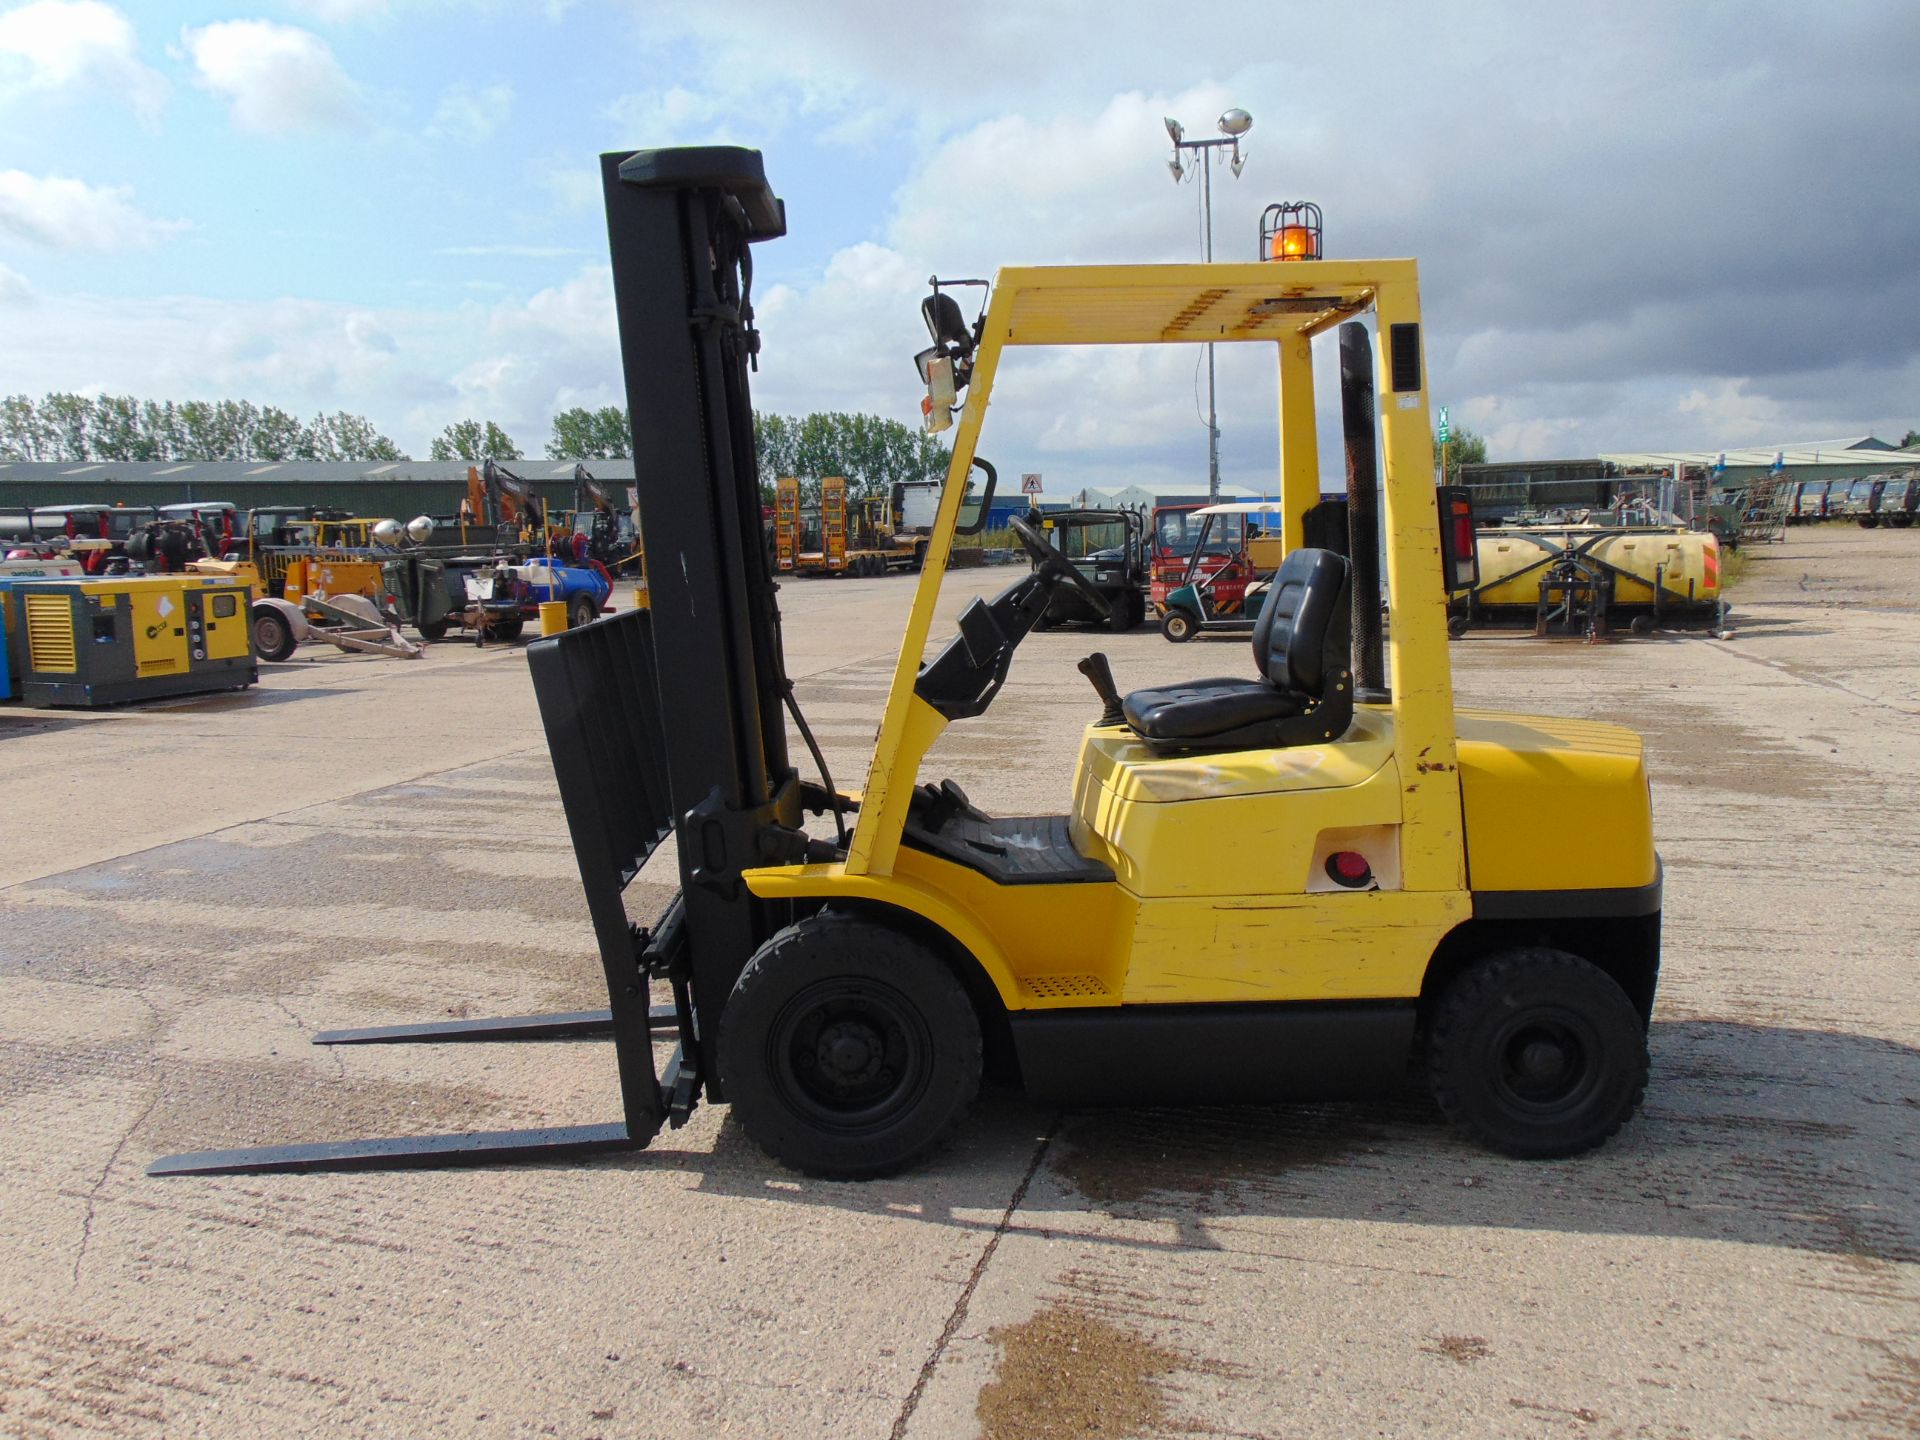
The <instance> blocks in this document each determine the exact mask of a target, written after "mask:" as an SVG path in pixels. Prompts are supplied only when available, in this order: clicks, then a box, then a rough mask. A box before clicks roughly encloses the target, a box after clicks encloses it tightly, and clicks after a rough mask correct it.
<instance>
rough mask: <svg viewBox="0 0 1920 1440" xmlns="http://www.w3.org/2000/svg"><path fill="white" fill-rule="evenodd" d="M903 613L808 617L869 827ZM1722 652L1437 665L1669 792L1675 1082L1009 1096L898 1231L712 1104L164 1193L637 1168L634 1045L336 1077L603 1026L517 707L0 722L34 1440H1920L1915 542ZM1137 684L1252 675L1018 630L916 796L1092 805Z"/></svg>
mask: <svg viewBox="0 0 1920 1440" xmlns="http://www.w3.org/2000/svg"><path fill="white" fill-rule="evenodd" d="M1004 578H1006V576H1005V572H986V573H982V572H973V573H963V574H961V575H957V576H955V577H953V583H952V584H951V585H950V586H949V595H948V599H947V604H946V609H947V612H948V613H949V614H951V613H952V611H953V610H954V609H956V608H957V605H958V603H959V601H960V600H961V599H963V598H964V597H965V594H967V593H971V592H974V591H978V590H983V589H991V588H994V587H995V586H997V585H998V584H999V583H1000V582H1001V581H1002V580H1003V579H1004ZM907 594H908V589H907V582H905V581H903V580H873V581H840V582H815V583H799V584H794V585H789V586H787V587H786V589H785V590H784V592H783V604H784V606H785V609H786V613H787V634H788V637H789V646H790V651H791V655H792V660H793V669H794V672H795V674H796V675H797V676H799V677H800V696H801V699H802V702H803V703H804V704H805V706H806V708H807V710H808V713H809V715H810V716H811V717H812V719H813V720H814V723H815V725H816V727H817V729H818V730H819V732H820V734H821V736H822V738H823V740H824V742H825V743H826V745H827V748H828V753H829V759H830V761H831V762H832V765H833V768H834V770H835V774H836V777H837V778H839V779H840V780H841V781H842V783H845V784H858V783H859V781H860V778H861V773H862V766H863V764H864V758H865V752H866V747H867V746H868V745H869V744H870V742H871V737H872V732H873V727H874V724H875V722H876V720H877V718H878V707H879V704H880V701H881V698H882V696H883V694H884V690H885V685H886V680H887V673H888V669H889V666H890V663H891V654H890V651H891V647H892V646H893V645H894V644H895V643H896V638H897V634H898V627H899V625H900V622H901V617H902V613H903V608H904V604H905V602H906V599H907ZM1735 602H1736V607H1737V614H1736V623H1737V633H1736V636H1735V638H1734V639H1732V640H1730V641H1725V642H1721V641H1715V640H1711V639H1706V638H1701V637H1696V636H1680V635H1661V636H1656V637H1652V638H1649V639H1644V640H1640V639H1636V640H1626V641H1622V642H1621V643H1617V644H1614V645H1610V646H1598V647H1592V646H1586V645H1582V644H1579V643H1577V642H1569V641H1535V640H1533V639H1532V638H1530V637H1521V636H1515V635H1510V634H1506V635H1503V634H1476V635H1473V636H1471V637H1469V638H1467V639H1466V640H1464V641H1462V642H1460V643H1459V644H1457V645H1455V646H1454V647H1453V654H1454V657H1455V661H1456V689H1457V691H1458V694H1459V696H1460V699H1461V700H1462V702H1463V703H1473V704H1479V705H1506V706H1512V707H1515V708H1530V709H1537V710H1545V711H1552V712H1555V713H1564V714H1572V715H1588V716H1598V717H1605V718H1610V719H1617V720H1621V721H1624V722H1626V723H1629V724H1632V725H1634V726H1636V727H1637V728H1638V729H1640V730H1641V731H1642V732H1643V733H1644V734H1645V735H1646V737H1647V741H1648V745H1649V750H1650V754H1651V759H1652V770H1653V777H1654V793H1655V806H1656V814H1657V823H1658V830H1659V842H1660V846H1661V849H1662V850H1663V852H1664V854H1665V858H1666V864H1667V877H1668V888H1667V912H1666V952H1665V954H1666V959H1665V971H1664V975H1663V979H1662V988H1661V995H1660V1001H1659V1005H1658V1007H1657V1011H1656V1015H1655V1021H1654V1026H1653V1056H1654V1071H1653V1082H1652V1086H1651V1089H1650V1091H1649V1095H1648V1101H1647V1106H1646V1110H1645V1112H1644V1113H1643V1114H1642V1115H1641V1116H1640V1117H1639V1118H1638V1119H1636V1120H1635V1121H1634V1122H1633V1123H1632V1124H1630V1125H1629V1126H1628V1127H1627V1129H1626V1130H1625V1131H1624V1132H1623V1133H1622V1134H1621V1136H1620V1137H1619V1138H1618V1139H1617V1140H1616V1141H1614V1142H1613V1143H1612V1144H1611V1145H1609V1146H1608V1147H1607V1148H1606V1149H1605V1150H1603V1151H1602V1152H1600V1153H1598V1154H1596V1155H1593V1156H1590V1157H1587V1158H1584V1159H1581V1160H1578V1161H1572V1162H1566V1163H1551V1164H1522V1163H1518V1162H1512V1161H1507V1160H1503V1159H1499V1158H1497V1157H1494V1156H1491V1155H1488V1154H1486V1153H1483V1152H1482V1151H1480V1150H1478V1149H1476V1148H1474V1147H1472V1146H1471V1145H1468V1144H1466V1143H1464V1142H1462V1141H1461V1140H1459V1139H1456V1138H1455V1137H1454V1136H1453V1135H1452V1134H1451V1133H1450V1132H1449V1131H1448V1129H1447V1128H1446V1126H1445V1125H1444V1124H1443V1123H1442V1122H1441V1120H1440V1119H1439V1117H1438V1115H1437V1114H1436V1112H1434V1111H1433V1110H1432V1109H1431V1107H1429V1106H1428V1105H1426V1104H1425V1103H1424V1102H1418V1101H1414V1100H1411V1099H1409V1100H1402V1101H1396V1102H1393V1103H1384V1104H1370V1105H1314V1106H1301V1107H1294V1108H1284V1109H1264V1108H1244V1109H1185V1110H1173V1109H1169V1110H1131V1111H1120V1112H1112V1113H1095V1112H1085V1113H1080V1112H1073V1113H1065V1114H1061V1113H1056V1112H1053V1111H1050V1110H1043V1109H1038V1108H1035V1107H1032V1106H1029V1105H1027V1104H1025V1103H1024V1102H1022V1101H1021V1100H1019V1099H1017V1098H1014V1097H1010V1096H1005V1095H1001V1096H996V1097H993V1098H990V1099H988V1100H987V1101H985V1102H983V1104H982V1105H981V1106H980V1108H979V1111H978V1113H977V1114H976V1115H975V1116H974V1118H973V1119H972V1120H971V1121H970V1123H969V1124H968V1126H967V1127H966V1128H965V1130H964V1131H963V1133H962V1135H961V1138H960V1140H959V1142H958V1143H957V1144H956V1145H955V1147H954V1148H953V1149H952V1150H950V1151H949V1152H947V1153H946V1154H944V1155H943V1156H941V1157H940V1158H939V1159H938V1160H937V1161H936V1162H935V1163H933V1164H931V1165H930V1166H928V1167H926V1168H925V1169H922V1170H920V1171H918V1172H916V1173H913V1174H909V1175H905V1176H901V1177H899V1178H896V1179H891V1180H886V1181H881V1182H876V1183H872V1184H866V1185H848V1184H823V1183H819V1182H815V1181H810V1180H803V1179H800V1178H798V1177H795V1176H792V1175H790V1174H787V1173H785V1172H783V1171H781V1170H780V1169H779V1168H777V1167H776V1166H774V1165H773V1164H772V1163H771V1162H769V1161H767V1160H766V1159H765V1158H763V1157H762V1156H761V1155H760V1153H759V1152H758V1151H757V1150H756V1149H755V1148H754V1147H753V1146H752V1144H751V1143H750V1142H749V1141H747V1140H746V1139H745V1137H744V1136H743V1135H742V1134H741V1133H740V1131H739V1129H738V1127H737V1126H735V1125H733V1124H732V1123H730V1121H729V1120H728V1117H727V1112H726V1111H725V1110H724V1109H719V1108H712V1107H709V1108H706V1109H703V1110H701V1111H700V1112H699V1113H698V1114H697V1115H696V1117H695V1119H694V1120H693V1122H692V1123H691V1124H690V1125H688V1126H687V1127H686V1128H685V1129H683V1130H680V1131H676V1132H671V1133H668V1134H666V1135H663V1136H662V1137H661V1139H660V1140H659V1141H658V1142H657V1143H656V1145H655V1146H654V1147H653V1148H652V1149H649V1150H647V1151H645V1152H641V1153H637V1154H633V1155H628V1156H623V1157H619V1158H613V1159H604V1160H599V1161H595V1162H593V1163H589V1164H578V1165H551V1166H538V1167H528V1168H518V1169H512V1168H503V1169H494V1170H480V1171H468V1172H441V1173H417V1174H359V1175H316V1176H305V1177H300V1176H288V1177H278V1178H265V1177H254V1178H247V1177H233V1178H221V1179H173V1180H155V1179H148V1178H147V1177H146V1176H145V1175H144V1174H143V1170H144V1167H145V1165H146V1164H147V1162H149V1161H150V1160H152V1159H153V1158H154V1157H156V1156H159V1155H162V1154H166V1153H169V1152H173V1151H178V1150H183V1149H194V1148H205V1147H218V1146H231V1145H239V1144H246V1143H264V1142H273V1141H290V1140H302V1139H319V1138H328V1137H347V1136H354V1135H362V1134H396V1133H419V1132H426V1131H432V1130H435V1129H442V1128H500V1127H507V1126H514V1125H526V1124H533V1123H538V1122H542V1121H554V1122H567V1123H575V1122H589V1121H595V1120H610V1119H613V1118H616V1116H617V1101H616V1095H615V1089H614V1081H613V1072H612V1057H611V1054H610V1052H609V1050H608V1048H607V1047H605V1046H604V1045H596V1044H591V1043H566V1044H547V1045H522V1046H484V1047H438V1048H426V1047H411V1048H409V1047H383V1048H373V1049H359V1050H352V1051H345V1052H341V1051H330V1050H326V1049H320V1048H316V1047H314V1046H312V1045H310V1044H309V1043H308V1036H309V1035H310V1034H311V1033H312V1032H313V1031H315V1030H318V1029H321V1028H325V1027H327V1026H332V1025H356V1024H381V1023H396V1022H400V1021H406V1020H417V1019H434V1018H444V1017H447V1016H453V1015H484V1014H512V1013H520V1012H526V1011H533V1010H543V1009H569V1008H580V1007H587V1006H593V1005H597V1004H600V1003H603V1001H604V991H603V990H601V989H599V986H600V980H599V970H598V965H597V961H596V960H595V957H594V952H593V949H592V941H591V938H590V935H589V932H588V928H587V921H586V915H585V911H584V907H583V905H582V903H581V900H580V895H579V888H578V883H579V882H578V878H577V876H576V874H575V873H574V870H573V862H572V855H571V851H570V849H569V846H568V843H567V838H566V832H565V828H564V825H563V822H562V817H561V814H560V809H559V806H558V804H557V801H556V799H555V795H554V788H553V782H552V773H551V770H550V768H549V765H548V761H547V758H546V753H545V749H544V746H543V744H542V742H541V740H540V738H539V731H538V725H537V721H536V719H535V714H534V706H533V700H532V695H531V693H530V689H529V685H528V681H527V678H526V675H525V662H524V660H523V658H522V656H521V652H519V651H518V650H510V649H499V650H488V651H477V650H474V649H472V648H471V647H467V646H458V645H447V646H440V647H435V648H434V649H433V650H432V651H431V652H430V654H429V656H428V657H427V658H426V659H424V660H421V661H417V662H403V661H384V660H376V659H369V658H363V657H348V656H343V655H334V654H319V653H315V652H312V651H303V652H301V656H300V658H299V659H298V660H296V661H295V662H293V663H289V664H286V665H281V666H269V667H266V670H265V674H264V678H263V681H262V683H261V685H260V686H259V687H258V688H257V689H255V690H253V691H251V692H249V693H247V694H245V695H241V696H230V697H219V698H212V699H199V700H185V701H177V702H171V703H167V704H163V705H159V706H155V707H151V708H148V709H145V710H138V711H127V712H119V713H113V714H108V715H101V716H88V715H80V714H71V713H63V712H61V713H49V712H34V711H21V710H18V709H17V708H13V707H10V708H8V709H6V710H4V711H0V797H4V799H3V800H0V804H4V807H5V816H6V825H5V832H4V833H5V836H6V840H5V844H4V846H0V904H3V905H4V907H5V909H4V918H3V919H0V1432H3V1433H5V1434H7V1435H18V1436H67V1435H78V1434H113V1435H116V1436H167V1437H178V1436H187V1435H208V1436H236V1437H256V1436H269V1437H291V1436H304V1435H319V1434H329V1435H331V1434H342V1433H344V1434H352V1435H392V1436H409V1437H410V1436H423V1435H554V1436H565V1437H588V1436H604V1437H616V1436H619V1437H628V1436H681V1435H689V1436H691V1435H699V1436H708V1435H713V1434H735V1435H748V1436H798V1435H812V1434H821V1435H836V1436H839V1435H857V1436H871V1437H900V1436H912V1437H956V1436H970V1435H983V1436H986V1437H989V1440H1011V1437H1036V1436H1037V1437H1052V1436H1066V1435H1084V1434H1101V1435H1109V1436H1125V1435H1167V1434H1182V1435H1185V1434H1197V1435H1218V1436H1247V1437H1251V1436H1262V1437H1283V1436H1284V1437H1299V1436H1351V1435H1415V1434H1421V1435H1425V1434H1433V1435H1447V1436H1506V1435H1554V1434H1575V1435H1609V1436H1612V1435H1622V1436H1663V1437H1664V1436H1691V1437H1699V1436H1733V1435H1750V1436H1766V1437H1775V1436H1816V1435H1818V1436H1827V1435H1836V1434H1838V1435H1858V1436H1861V1437H1878V1436H1900V1435H1912V1434H1915V1433H1920V1333H1916V1332H1920V1304H1917V1303H1916V1302H1920V1163H1917V1161H1920V1154H1917V1152H1920V1139H1917V1138H1916V1137H1917V1136H1920V1058H1917V1057H1920V1051H1916V1048H1915V1047H1916V1046H1917V1045H1920V1002H1917V1001H1916V1000H1915V998H1914V996H1915V989H1914V985H1913V983H1912V981H1913V966H1914V954H1915V951H1914V942H1913V936H1914V934H1915V931H1916V928H1920V884H1916V878H1917V876H1916V872H1917V871H1920V839H1917V838H1916V830H1915V826H1914V817H1915V809H1916V807H1915V803H1914V801H1913V799H1912V796H1913V793H1914V786H1915V784H1916V782H1917V781H1920V723H1917V722H1920V532H1913V531H1907V532H1864V531H1859V530H1857V529H1851V528H1840V527H1828V528H1821V529H1817V530H1812V531H1806V532H1802V531H1795V532H1792V533H1790V535H1789V537H1788V539H1787V540H1786V541H1785V543H1783V544H1780V545H1776V546H1771V547H1767V548H1766V549H1765V550H1763V551H1761V552H1760V553H1758V554H1756V555H1755V556H1754V557H1753V559H1752V560H1751V561H1750V562H1749V563H1748V567H1747V573H1746V576H1745V578H1744V580H1743V581H1742V586H1741V589H1740V590H1739V592H1737V594H1736V596H1735ZM944 629H945V627H944V626H941V627H937V629H936V635H938V634H940V633H942V631H943V630H944ZM1095 645H1098V646H1099V647H1101V648H1104V649H1106V650H1107V651H1108V652H1109V653H1110V654H1111V655H1112V656H1113V660H1114V668H1115V670H1116V671H1117V673H1118V675H1119V679H1120V683H1121V685H1122V688H1129V687H1131V686H1137V685H1140V684H1143V683H1146V682H1149V681H1153V680H1159V679H1165V678H1171V677H1174V676H1183V675H1195V674H1202V673H1209V672H1211V673H1234V672H1239V671H1241V670H1243V669H1245V668H1246V666H1247V659H1246V656H1245V652H1244V650H1243V648H1242V646H1241V645H1239V644H1237V643H1236V644H1226V643H1220V642H1196V643H1194V644H1191V645H1187V646H1184V647H1175V646H1171V645H1169V644H1167V643H1166V642H1165V641H1163V640H1162V639H1161V638H1160V637H1159V636H1158V635H1157V634H1155V633H1154V632H1153V631H1151V630H1141V631H1139V632H1136V633H1134V634H1132V635H1128V636H1122V637H1106V636H1102V637H1097V638H1092V639H1090V638H1088V637H1084V636H1079V635H1074V634H1071V633H1052V634H1044V635H1036V636H1034V637H1032V638H1031V639H1030V640H1029V641H1028V643H1027V644H1026V646H1025V647H1024V648H1023V650H1022V651H1021V653H1020V656H1019V658H1018V661H1017V662H1016V666H1015V670H1014V674H1013V678H1012V680H1011V682H1010V683H1009V685H1008V687H1007V690H1006V692H1005V693H1004V694H1003V696H1002V697H1001V699H1000V700H999V702H998V703H997V705H996V706H995V708H994V710H993V711H992V712H991V714H990V716H988V717H987V718H986V719H984V720H979V721H972V722H964V723H962V724H960V725H957V726H955V727H954V729H952V730H951V731H949V732H948V734H947V736H946V737H945V738H944V739H943V740H942V742H941V744H940V745H939V747H938V748H937V749H936V751H935V753H934V756H933V759H932V761H931V762H930V766H929V769H930V773H933V774H936V775H937V774H942V773H944V774H951V775H952V776H954V777H955V778H957V779H958V780H959V781H960V782H961V783H962V784H964V785H965V786H967V787H968V789H969V790H970V791H971V792H972V793H973V794H974V796H975V798H976V800H979V801H981V802H982V803H984V804H985V805H987V806H988V807H989V808H992V809H996V810H999V811H1002V812H1010V811H1029V812H1031V811H1034V810H1040V809H1059V808H1064V806H1065V803H1066V799H1067V795H1066V790H1067V780H1068V774H1069V766H1070V764H1071V757H1072V753H1073V749H1074V746H1075V744H1076V741H1077V736H1078V732H1079V727H1080V725H1081V724H1082V723H1083V722H1085V721H1086V720H1088V719H1089V718H1091V717H1092V716H1093V715H1094V713H1095V709H1096V707H1095V702H1094V700H1093V697H1092V694H1091V692H1090V691H1089V690H1088V689H1087V687H1086V686H1085V685H1084V683H1083V682H1082V680H1081V679H1080V677H1079V676H1078V675H1076V674H1074V673H1073V669H1072V666H1073V663H1074V661H1075V660H1077V659H1078V658H1079V657H1080V655H1082V654H1083V653H1085V652H1086V651H1087V650H1088V649H1091V648H1094V646H1095ZM1565 820H1566V842H1565V843H1567V844H1568V845H1572V846H1578V845H1579V844H1580V843H1581V842H1580V833H1579V816H1578V815H1569V816H1567V817H1565ZM656 863H657V862H656ZM660 868H661V870H662V873H663V875H664V874H665V871H666V867H664V866H662V867H660ZM639 884H640V885H641V886H646V885H648V884H649V882H647V881H644V880H643V881H641V882H639ZM666 893H667V892H666V890H665V889H663V888H661V887H660V886H658V885H654V886H652V888H651V889H646V890H636V892H635V895H636V901H637V903H642V904H643V903H644V902H645V900H646V899H648V898H650V899H652V900H653V901H654V902H656V903H657V902H658V901H660V900H662V899H664V897H665V895H666Z"/></svg>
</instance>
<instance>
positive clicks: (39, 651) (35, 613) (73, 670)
mask: <svg viewBox="0 0 1920 1440" xmlns="http://www.w3.org/2000/svg"><path fill="white" fill-rule="evenodd" d="M27 659H28V661H29V662H30V663H31V664H32V666H33V668H34V669H35V670H38V671H42V672H46V673H54V674H61V675H73V674H77V673H78V672H79V669H80V664H79V661H78V659H77V658H76V657H75V655H74V653H73V602H72V601H71V600H69V599H68V598H67V597H66V596H65V595H29V596H27Z"/></svg>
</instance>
